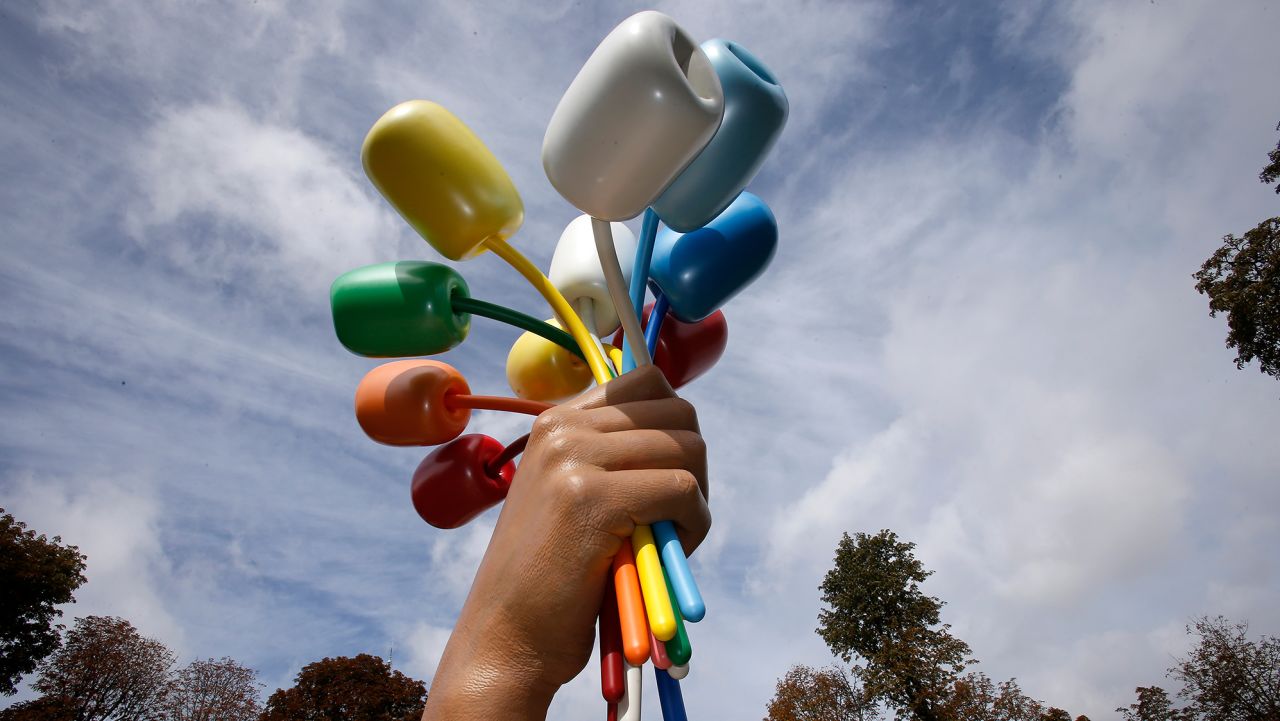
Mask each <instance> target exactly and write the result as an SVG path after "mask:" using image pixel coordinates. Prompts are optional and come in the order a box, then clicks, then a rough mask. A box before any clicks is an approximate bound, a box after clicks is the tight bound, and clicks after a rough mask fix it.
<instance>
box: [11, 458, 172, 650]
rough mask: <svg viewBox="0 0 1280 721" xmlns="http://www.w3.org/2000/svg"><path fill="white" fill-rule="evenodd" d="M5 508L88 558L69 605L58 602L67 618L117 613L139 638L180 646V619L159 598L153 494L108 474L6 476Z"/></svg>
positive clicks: (161, 578) (161, 569)
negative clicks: (124, 484)
mask: <svg viewBox="0 0 1280 721" xmlns="http://www.w3.org/2000/svg"><path fill="white" fill-rule="evenodd" d="M10 483H11V484H12V485H11V490H10V491H9V493H8V494H7V495H8V496H9V500H8V501H6V505H7V509H6V510H8V511H9V512H10V513H12V514H14V516H15V517H16V518H18V519H19V520H21V521H23V522H24V523H26V524H27V526H28V527H30V528H32V529H35V530H37V531H39V532H40V533H44V534H46V535H49V536H55V535H58V536H61V537H62V540H63V542H64V543H68V544H71V545H74V546H77V547H78V548H79V549H80V552H81V553H82V554H84V555H85V556H87V557H88V562H87V568H86V570H85V577H86V578H87V579H88V580H87V582H86V583H85V585H84V586H82V587H81V588H80V590H78V591H76V593H75V597H76V603H75V604H73V605H70V606H67V607H64V612H65V614H66V616H65V618H66V621H65V622H66V624H67V626H68V627H70V625H71V622H70V619H72V618H80V617H84V616H121V617H124V618H126V619H128V620H129V621H131V622H132V623H133V625H134V626H136V627H137V628H138V630H139V631H140V632H141V633H142V634H143V635H146V636H149V637H152V638H156V639H159V640H160V641H162V642H164V643H165V644H167V645H168V646H169V647H170V648H173V649H175V650H178V651H180V652H181V651H184V650H185V646H186V644H185V634H184V632H183V628H182V625H181V622H180V621H179V620H178V619H177V618H175V616H174V614H173V612H172V611H173V609H172V607H171V606H172V604H171V601H170V600H168V599H167V598H166V596H167V594H166V590H167V589H166V585H167V582H168V581H169V580H170V571H171V569H170V567H169V566H168V562H167V560H166V558H165V553H164V549H163V545H162V540H161V538H160V528H159V518H158V517H159V515H160V514H161V513H162V510H161V508H160V506H159V505H158V504H157V503H156V501H155V499H154V498H152V497H150V496H149V495H144V494H139V493H134V492H131V491H129V490H126V488H125V487H122V485H121V484H119V483H117V482H114V481H113V480H112V479H110V478H102V477H93V476H86V477H81V478H75V479H54V478H48V477H37V476H33V475H24V476H22V477H20V478H17V479H10Z"/></svg>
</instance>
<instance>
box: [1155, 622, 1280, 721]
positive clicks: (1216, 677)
mask: <svg viewBox="0 0 1280 721" xmlns="http://www.w3.org/2000/svg"><path fill="white" fill-rule="evenodd" d="M1248 632H1249V625H1248V624H1247V623H1234V624H1233V623H1230V622H1229V621H1227V620H1226V619H1225V618H1223V617H1221V616H1218V617H1216V618H1212V619H1211V618H1208V617H1202V618H1199V619H1197V620H1196V621H1195V623H1194V624H1193V625H1191V626H1188V627H1187V633H1189V634H1194V635H1196V636H1199V637H1200V643H1199V644H1198V645H1197V646H1196V647H1195V648H1194V649H1193V650H1192V651H1191V653H1190V655H1188V656H1187V657H1186V658H1184V659H1180V660H1179V661H1178V664H1177V665H1176V666H1174V667H1173V668H1171V669H1169V674H1170V675H1171V676H1173V677H1174V678H1176V679H1178V680H1179V681H1181V682H1182V690H1181V691H1179V692H1178V696H1179V698H1182V699H1184V700H1186V701H1188V702H1189V703H1188V707H1189V709H1190V710H1191V711H1194V712H1195V714H1196V715H1197V716H1198V717H1200V718H1203V719H1204V720H1205V721H1252V720H1253V719H1258V720H1259V721H1261V720H1263V719H1266V720H1268V721H1270V720H1272V719H1280V639H1277V638H1272V637H1267V636H1263V637H1262V639H1261V640H1260V641H1258V642H1256V643H1255V642H1253V641H1250V640H1249V639H1248Z"/></svg>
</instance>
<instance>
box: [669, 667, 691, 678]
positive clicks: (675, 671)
mask: <svg viewBox="0 0 1280 721" xmlns="http://www.w3.org/2000/svg"><path fill="white" fill-rule="evenodd" d="M667 674H668V675H670V676H671V678H674V679H675V680H677V681H683V680H684V677H685V676H688V675H689V664H687V663H686V664H684V665H683V666H681V665H678V664H674V663H673V664H671V668H669V669H667Z"/></svg>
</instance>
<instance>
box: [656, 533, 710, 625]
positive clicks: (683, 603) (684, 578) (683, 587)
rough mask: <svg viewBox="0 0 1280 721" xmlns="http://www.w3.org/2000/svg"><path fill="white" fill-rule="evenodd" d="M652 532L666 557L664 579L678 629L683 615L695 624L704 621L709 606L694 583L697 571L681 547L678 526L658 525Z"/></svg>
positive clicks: (663, 557) (659, 550)
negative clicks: (690, 568) (691, 568)
mask: <svg viewBox="0 0 1280 721" xmlns="http://www.w3.org/2000/svg"><path fill="white" fill-rule="evenodd" d="M652 528H653V537H654V540H655V541H657V543H658V554H659V555H660V556H661V557H662V567H663V571H664V573H663V575H664V576H665V577H666V581H667V595H668V596H669V597H670V598H671V599H672V603H671V606H672V609H671V610H672V611H673V612H674V615H675V622H676V627H677V628H678V627H679V625H680V614H681V613H683V614H684V615H685V616H687V617H688V619H689V620H690V621H692V622H695V623H696V622H698V621H701V620H702V618H703V617H704V616H706V615H707V605H706V603H704V602H703V600H702V593H701V592H700V591H699V590H698V584H697V583H696V582H694V580H693V571H691V570H689V562H688V559H687V558H686V556H685V553H684V547H683V546H681V545H680V537H679V536H677V535H676V527H675V524H673V523H672V522H671V521H658V522H657V523H654V524H653V526H652ZM673 638H674V636H673ZM668 640H670V639H668Z"/></svg>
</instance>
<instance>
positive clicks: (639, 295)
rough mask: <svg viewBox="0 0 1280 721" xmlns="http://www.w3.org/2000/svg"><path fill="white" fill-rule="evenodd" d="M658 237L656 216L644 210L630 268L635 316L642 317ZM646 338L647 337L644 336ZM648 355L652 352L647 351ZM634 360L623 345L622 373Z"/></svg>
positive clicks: (628, 368)
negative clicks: (654, 244)
mask: <svg viewBox="0 0 1280 721" xmlns="http://www.w3.org/2000/svg"><path fill="white" fill-rule="evenodd" d="M657 236H658V214H657V213H655V212H653V208H646V209H645V211H644V221H643V222H642V225H641V226H640V240H639V242H638V243H636V260H635V263H633V264H632V266H631V287H630V288H629V289H628V290H630V291H631V305H633V306H635V309H636V315H639V316H643V315H644V287H645V284H646V283H648V282H649V264H650V263H651V262H652V261H653V242H654V240H655V239H656V238H657ZM646 337H647V336H646ZM649 353H650V354H652V353H653V351H649ZM635 367H636V359H635V358H634V357H632V355H631V346H630V345H629V344H625V343H624V344H623V347H622V372H623V373H626V372H627V371H631V370H635Z"/></svg>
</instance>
